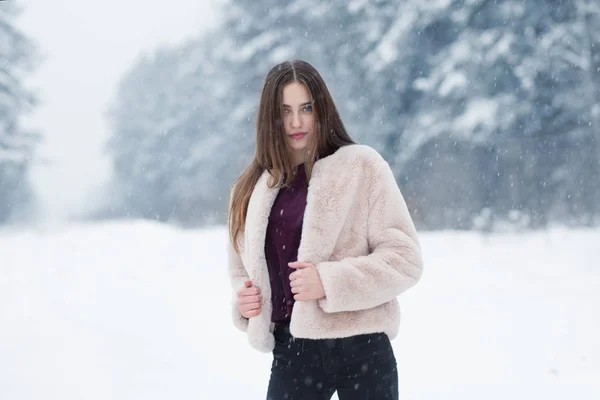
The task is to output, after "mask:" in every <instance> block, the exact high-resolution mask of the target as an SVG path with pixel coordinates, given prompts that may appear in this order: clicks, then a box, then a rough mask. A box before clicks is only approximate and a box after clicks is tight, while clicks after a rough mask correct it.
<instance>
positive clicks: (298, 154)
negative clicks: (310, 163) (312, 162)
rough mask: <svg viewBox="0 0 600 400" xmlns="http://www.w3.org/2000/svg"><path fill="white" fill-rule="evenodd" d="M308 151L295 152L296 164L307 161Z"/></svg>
mask: <svg viewBox="0 0 600 400" xmlns="http://www.w3.org/2000/svg"><path fill="white" fill-rule="evenodd" d="M306 158H307V157H306V152H305V151H298V152H295V153H294V166H296V167H297V166H298V165H300V164H303V163H305V162H306Z"/></svg>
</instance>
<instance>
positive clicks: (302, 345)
mask: <svg viewBox="0 0 600 400" xmlns="http://www.w3.org/2000/svg"><path fill="white" fill-rule="evenodd" d="M229 232H230V245H229V246H228V247H229V252H228V257H229V275H230V278H231V283H232V287H233V294H234V298H235V300H234V303H233V320H234V324H235V325H236V326H237V327H238V328H239V329H241V330H242V331H244V332H247V335H248V340H249V342H250V344H251V345H252V346H253V347H254V348H256V349H258V350H260V351H263V352H271V351H272V352H273V364H272V368H271V377H270V381H269V385H268V393H267V398H268V399H273V400H279V399H289V400H293V399H329V398H331V396H332V395H333V393H334V392H335V391H336V390H337V393H338V397H339V398H340V399H341V400H347V399H397V398H398V374H397V369H396V359H395V356H394V352H393V349H392V346H391V344H390V339H393V338H394V337H395V336H396V335H397V332H398V325H399V320H400V311H399V307H398V302H397V299H396V297H397V296H398V295H399V294H401V293H402V292H404V291H405V290H407V289H408V288H410V287H412V286H413V285H414V284H415V283H416V282H417V281H418V280H419V278H420V277H421V272H422V260H421V251H420V245H419V242H418V238H417V233H416V230H415V227H414V224H413V222H412V220H411V217H410V214H409V212H408V209H407V207H406V204H405V201H404V199H403V196H402V194H401V193H400V190H399V189H398V186H397V184H396V181H395V179H394V175H393V173H392V171H391V169H390V167H389V165H388V164H387V163H386V162H385V160H384V159H383V158H382V157H381V156H380V155H379V154H378V153H377V152H376V151H375V150H373V149H372V148H370V147H368V146H365V145H359V144H355V143H354V142H353V140H352V139H351V138H350V136H349V135H348V133H347V132H346V129H345V128H344V124H343V123H342V121H341V119H340V117H339V115H338V111H337V109H336V106H335V105H334V102H333V100H332V98H331V95H330V93H329V90H328V89H327V86H326V85H325V82H324V81H323V79H322V78H321V76H320V75H319V73H318V72H317V71H316V70H315V68H313V67H312V66H311V65H310V64H308V63H306V62H303V61H291V62H284V63H282V64H279V65H277V66H275V67H274V68H273V69H271V71H270V72H269V73H268V75H267V76H266V79H265V82H264V87H263V89H262V93H261V98H260V105H259V109H258V116H257V123H256V151H255V155H254V159H253V160H252V162H251V164H250V165H249V166H248V168H247V169H246V170H245V171H244V173H243V174H242V175H241V176H240V177H239V178H238V179H237V181H236V182H235V184H234V185H233V188H232V192H231V198H230V206H229Z"/></svg>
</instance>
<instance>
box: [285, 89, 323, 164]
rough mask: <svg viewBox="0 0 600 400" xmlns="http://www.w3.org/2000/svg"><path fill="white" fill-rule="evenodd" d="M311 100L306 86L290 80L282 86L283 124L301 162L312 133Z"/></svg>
mask: <svg viewBox="0 0 600 400" xmlns="http://www.w3.org/2000/svg"><path fill="white" fill-rule="evenodd" d="M312 103H313V101H312V98H311V96H310V93H309V92H308V89H307V88H306V86H304V85H303V84H302V83H299V82H292V83H290V84H288V85H286V86H285V87H284V88H283V124H284V127H285V133H286V139H287V142H288V144H289V145H290V147H291V148H292V150H293V152H294V154H295V155H296V158H297V161H299V162H303V161H304V157H305V155H306V153H305V151H304V150H306V149H307V148H308V143H309V141H310V140H311V139H312V135H313V134H314V126H315V120H314V113H313V104H312Z"/></svg>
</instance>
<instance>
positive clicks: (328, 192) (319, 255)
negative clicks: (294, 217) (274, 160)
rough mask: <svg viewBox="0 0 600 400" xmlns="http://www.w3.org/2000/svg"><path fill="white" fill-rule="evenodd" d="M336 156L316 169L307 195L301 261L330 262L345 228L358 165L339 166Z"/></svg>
mask: <svg viewBox="0 0 600 400" xmlns="http://www.w3.org/2000/svg"><path fill="white" fill-rule="evenodd" d="M340 162H341V160H339V159H338V155H337V154H334V155H331V156H329V157H326V158H323V159H321V160H319V161H317V162H316V163H315V165H314V168H313V171H312V176H311V180H310V185H309V187H308V194H307V199H306V209H305V211H304V221H303V225H302V238H301V241H300V247H299V249H298V260H299V261H305V262H310V263H313V264H315V265H316V264H318V263H320V262H322V261H329V259H330V257H331V255H332V254H333V251H334V249H335V245H336V243H337V240H338V237H339V235H340V232H341V230H342V228H343V227H344V224H345V223H346V222H347V218H346V217H347V215H348V210H349V208H350V206H351V205H352V201H353V198H349V196H348V194H349V193H355V192H354V191H353V186H355V185H356V180H355V179H352V177H353V176H356V174H355V171H354V170H353V169H354V168H356V164H354V165H352V164H350V165H344V163H342V164H340Z"/></svg>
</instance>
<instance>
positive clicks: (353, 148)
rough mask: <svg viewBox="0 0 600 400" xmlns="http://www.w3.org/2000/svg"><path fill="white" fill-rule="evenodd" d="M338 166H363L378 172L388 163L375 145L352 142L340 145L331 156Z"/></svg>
mask: <svg viewBox="0 0 600 400" xmlns="http://www.w3.org/2000/svg"><path fill="white" fill-rule="evenodd" d="M329 157H331V159H332V162H334V163H335V164H336V167H344V166H357V165H359V166H361V167H362V168H363V169H364V170H366V171H371V172H376V171H377V170H378V169H379V168H380V167H381V166H383V165H385V164H387V162H386V161H385V159H384V158H383V157H382V156H381V154H379V152H377V150H375V149H374V148H373V147H371V146H368V145H365V144H351V145H348V146H344V147H340V148H339V149H338V150H337V151H336V152H335V153H334V154H332V155H331V156H329Z"/></svg>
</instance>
